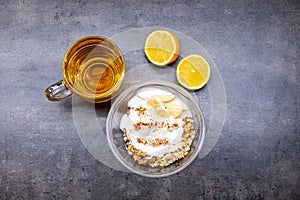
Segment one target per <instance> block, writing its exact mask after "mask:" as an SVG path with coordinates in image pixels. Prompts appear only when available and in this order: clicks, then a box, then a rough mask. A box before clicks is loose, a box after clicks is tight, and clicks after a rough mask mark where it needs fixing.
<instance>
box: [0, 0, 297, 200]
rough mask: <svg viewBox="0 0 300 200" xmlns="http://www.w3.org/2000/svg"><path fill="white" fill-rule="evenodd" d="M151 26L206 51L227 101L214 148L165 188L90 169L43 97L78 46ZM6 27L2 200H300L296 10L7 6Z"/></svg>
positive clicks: (273, 5) (267, 6)
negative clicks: (66, 57)
mask: <svg viewBox="0 0 300 200" xmlns="http://www.w3.org/2000/svg"><path fill="white" fill-rule="evenodd" d="M148 26H157V27H159V28H168V29H173V30H177V31H180V32H182V33H184V34H186V35H188V36H190V37H192V38H193V39H195V40H196V41H198V42H199V43H200V44H201V45H202V46H203V47H205V48H206V50H207V51H208V52H209V53H210V54H211V55H212V57H213V59H214V61H215V63H216V64H217V66H218V68H219V70H220V72H221V75H222V77H223V80H224V84H225V87H226V95H227V115H226V121H225V125H224V129H223V132H222V135H221V137H220V139H219V141H218V143H217V145H216V146H215V148H214V149H213V150H212V151H211V152H210V154H209V155H208V156H206V157H205V158H203V159H197V160H196V161H195V162H193V163H192V165H190V166H189V167H188V168H187V169H185V170H183V171H182V172H180V173H179V174H176V175H173V176H170V177H167V178H160V179H149V178H144V177H140V176H138V175H135V174H130V173H125V172H121V171H116V170H113V169H110V168H109V167H106V166H105V165H103V164H102V163H101V162H99V161H97V160H96V159H94V158H93V156H92V155H91V154H90V153H89V152H88V151H87V150H86V149H85V147H84V146H83V145H82V143H81V141H80V139H79V137H78V135H77V132H76V129H75V126H74V121H73V116H72V104H71V103H72V102H71V100H70V99H69V100H66V101H64V102H60V103H52V102H48V101H47V100H46V99H45V97H44V89H45V88H46V87H47V86H49V84H51V83H53V82H55V81H57V80H59V79H61V77H62V75H61V67H60V66H61V62H62V59H63V55H64V53H65V51H66V49H67V48H68V46H69V45H70V44H71V43H72V42H74V41H76V40H77V39H78V38H80V37H82V36H85V35H103V36H106V37H109V36H112V35H115V34H117V33H119V32H121V31H126V30H129V29H131V28H142V27H148ZM0 27H1V32H0V36H1V37H0V44H1V46H0V57H1V63H0V88H1V95H0V100H1V104H0V112H1V114H0V160H1V162H0V199H109V198H110V199H141V198H142V197H144V198H145V199H154V198H155V199H300V192H299V188H300V81H299V80H300V59H299V55H300V4H299V1H297V0H285V1H283V0H280V1H275V0H274V1H270V0H266V1H259V0H248V1H246V0H238V1H209V0H204V1H188V0H186V1H167V0H163V1H158V0H152V1H129V0H128V1H120V2H119V1H89V2H85V1H71V0H66V1H59V0H56V1H38V0H32V1H31V0H13V1H8V0H2V1H1V2H0ZM128 56H131V57H134V56H135V57H136V58H138V59H137V60H142V62H146V60H145V57H144V56H143V54H142V53H141V52H136V54H133V55H128ZM135 62H139V61H134V59H132V60H129V61H128V63H129V65H130V63H133V64H135ZM142 62H141V63H142ZM205 90H206V89H205V88H204V92H205ZM201 92H203V91H200V92H199V95H201ZM106 106H107V105H106ZM100 107H101V106H100ZM105 110H107V109H105ZM100 117H101V116H100ZM102 117H105V114H102Z"/></svg>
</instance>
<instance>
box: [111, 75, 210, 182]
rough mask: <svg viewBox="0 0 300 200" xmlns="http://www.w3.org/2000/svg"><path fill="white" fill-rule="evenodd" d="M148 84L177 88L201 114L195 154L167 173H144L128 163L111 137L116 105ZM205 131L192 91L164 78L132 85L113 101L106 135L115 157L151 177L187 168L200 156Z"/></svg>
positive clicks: (164, 175)
mask: <svg viewBox="0 0 300 200" xmlns="http://www.w3.org/2000/svg"><path fill="white" fill-rule="evenodd" d="M146 86H167V87H169V88H171V89H173V90H175V91H176V92H180V93H182V94H183V95H184V96H186V97H188V99H189V100H190V101H191V102H192V103H193V104H194V105H195V107H196V109H197V110H198V111H197V112H199V114H200V116H199V117H200V121H201V124H202V126H201V128H200V132H199V134H201V136H200V137H199V140H200V142H199V145H198V149H197V151H196V152H194V153H193V155H191V158H190V159H189V160H188V161H187V162H186V163H184V164H183V165H182V166H180V167H179V168H178V169H175V170H174V171H171V172H166V173H162V174H151V173H143V172H140V171H137V170H135V169H134V168H133V167H131V166H129V165H127V163H126V162H125V161H123V159H121V158H120V157H122V156H121V155H120V154H119V153H118V152H117V150H116V149H115V148H114V146H115V145H114V142H113V137H111V136H112V135H111V134H110V130H109V127H111V126H110V123H112V122H113V120H112V117H113V115H114V113H115V112H114V111H115V109H116V106H117V105H118V103H119V102H121V101H122V100H123V99H124V98H125V97H126V96H127V95H129V94H130V93H131V92H133V91H136V90H138V89H140V88H143V87H146ZM205 132H206V127H205V123H204V116H203V112H202V110H201V108H200V106H199V104H198V102H197V101H196V100H195V98H194V97H193V96H192V95H191V93H190V92H188V91H187V90H185V89H184V88H182V87H180V86H179V85H177V84H175V83H171V82H167V81H162V80H152V81H147V82H142V83H136V84H134V85H132V86H131V87H129V88H127V89H126V90H124V91H123V92H122V93H121V94H120V95H119V96H118V97H117V98H116V99H115V100H114V102H113V103H112V105H111V108H110V110H109V113H108V115H107V118H106V136H107V140H108V144H109V147H110V149H111V151H112V153H113V154H114V156H115V158H116V159H117V160H118V161H119V162H120V163H121V164H122V165H123V166H124V167H125V168H126V169H128V170H129V171H130V172H133V173H135V174H139V175H141V176H145V177H150V178H158V177H166V176H170V175H173V174H176V173H178V172H180V171H182V170H183V169H185V168H186V167H188V166H189V165H190V164H191V163H192V162H193V161H194V160H195V158H196V157H197V156H198V154H199V152H200V150H201V149H202V147H203V144H204V139H205Z"/></svg>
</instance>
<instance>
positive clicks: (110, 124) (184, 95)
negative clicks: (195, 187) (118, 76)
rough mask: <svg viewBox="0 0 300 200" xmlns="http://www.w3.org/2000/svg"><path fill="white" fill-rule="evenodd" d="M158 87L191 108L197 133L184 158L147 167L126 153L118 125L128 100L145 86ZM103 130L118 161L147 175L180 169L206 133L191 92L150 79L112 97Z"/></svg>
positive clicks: (198, 147) (194, 155)
mask: <svg viewBox="0 0 300 200" xmlns="http://www.w3.org/2000/svg"><path fill="white" fill-rule="evenodd" d="M148 87H151V88H153V87H154V88H158V89H163V90H166V91H168V92H170V93H172V94H174V95H176V96H177V97H179V98H180V99H181V100H183V101H184V102H185V103H186V105H187V106H188V107H189V108H190V111H191V113H192V117H193V119H194V122H193V123H194V129H195V131H196V136H195V138H194V140H193V142H192V144H191V150H190V151H189V153H188V154H187V155H186V156H185V157H184V158H183V159H180V160H178V161H176V162H174V163H173V164H171V165H169V166H167V167H150V166H147V165H141V164H138V163H137V162H136V161H135V160H134V159H133V157H132V156H131V155H129V154H128V152H127V150H126V148H125V142H124V140H123V134H122V130H121V129H120V128H119V125H120V121H121V118H122V116H123V114H124V113H125V112H126V109H127V103H128V101H129V100H130V99H131V98H132V97H133V96H135V95H136V94H137V93H139V92H140V91H142V90H144V89H145V88H148ZM106 134H107V138H108V143H109V146H110V148H111V150H112V152H113V154H114V155H115V157H116V158H117V159H118V161H119V162H120V163H121V164H122V165H123V166H125V167H126V168H127V169H129V170H130V171H132V172H134V173H137V174H140V175H142V176H146V177H164V176H169V175H172V174H175V173H178V172H180V171H181V170H183V169H184V168H186V167H187V166H188V165H189V164H191V162H192V161H193V160H194V159H195V158H196V157H197V155H198V153H199V151H200V150H201V148H202V146H203V142H204V137H205V125H204V118H203V113H202V111H201V109H200V107H199V105H198V103H197V101H196V100H195V99H194V98H193V96H192V95H191V94H190V93H189V92H188V91H186V90H185V89H183V88H181V87H180V86H178V85H176V84H173V83H169V82H165V81H150V82H146V83H141V84H136V85H134V86H132V87H130V88H129V89H127V90H125V91H124V92H123V93H121V94H120V96H118V97H117V98H116V100H115V101H114V103H113V104H112V106H111V109H110V111H109V114H108V116H107V121H106Z"/></svg>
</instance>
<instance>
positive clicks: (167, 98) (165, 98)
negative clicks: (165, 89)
mask: <svg viewBox="0 0 300 200" xmlns="http://www.w3.org/2000/svg"><path fill="white" fill-rule="evenodd" d="M152 98H158V99H159V100H160V101H162V102H164V103H167V102H170V101H173V100H174V99H175V95H173V94H158V95H153V96H152Z"/></svg>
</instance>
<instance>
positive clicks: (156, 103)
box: [147, 97, 163, 108]
mask: <svg viewBox="0 0 300 200" xmlns="http://www.w3.org/2000/svg"><path fill="white" fill-rule="evenodd" d="M147 105H149V106H152V107H154V108H157V107H159V106H163V102H161V100H160V99H158V98H156V97H151V98H149V99H148V100H147Z"/></svg>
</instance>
